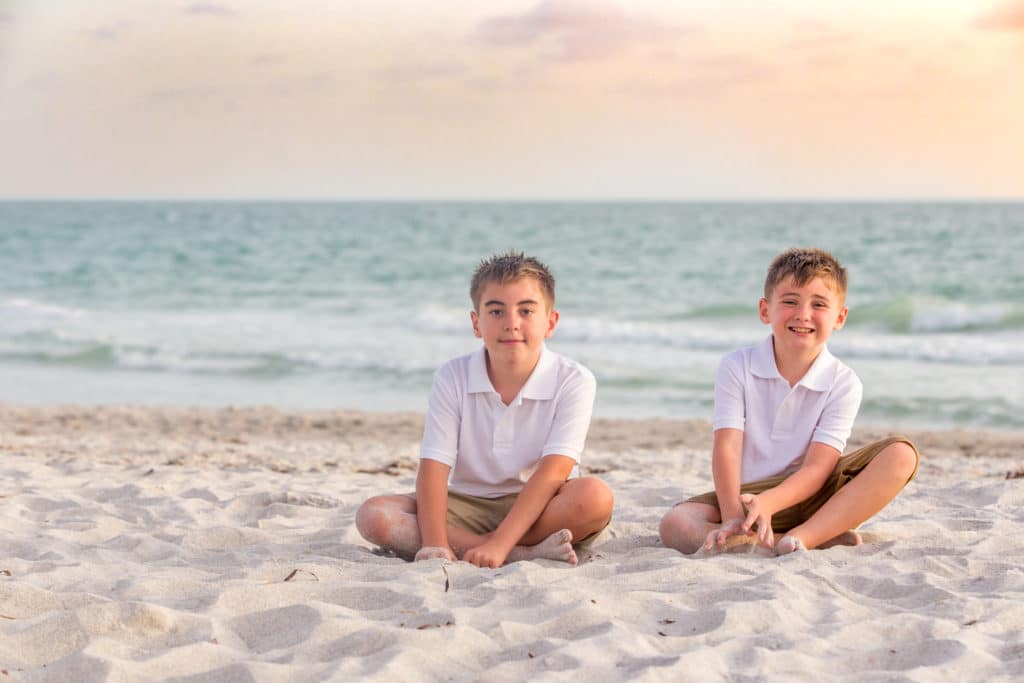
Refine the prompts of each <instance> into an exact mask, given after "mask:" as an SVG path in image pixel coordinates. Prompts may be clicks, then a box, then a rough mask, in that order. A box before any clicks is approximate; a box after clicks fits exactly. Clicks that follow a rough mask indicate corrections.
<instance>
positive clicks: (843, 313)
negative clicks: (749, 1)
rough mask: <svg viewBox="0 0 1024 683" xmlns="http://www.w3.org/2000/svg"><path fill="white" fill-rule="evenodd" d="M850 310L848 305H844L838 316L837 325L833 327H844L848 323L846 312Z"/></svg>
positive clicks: (837, 328)
mask: <svg viewBox="0 0 1024 683" xmlns="http://www.w3.org/2000/svg"><path fill="white" fill-rule="evenodd" d="M849 312H850V309H848V308H847V307H846V306H843V307H842V308H841V309H840V310H839V315H838V316H837V317H836V326H835V327H834V328H833V329H835V330H839V329H842V327H843V325H845V324H846V314H847V313H849Z"/></svg>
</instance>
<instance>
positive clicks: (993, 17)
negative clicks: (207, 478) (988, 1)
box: [974, 0, 1024, 31]
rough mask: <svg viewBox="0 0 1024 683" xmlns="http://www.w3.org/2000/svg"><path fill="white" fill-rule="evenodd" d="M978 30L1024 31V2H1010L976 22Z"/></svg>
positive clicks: (982, 16)
mask: <svg viewBox="0 0 1024 683" xmlns="http://www.w3.org/2000/svg"><path fill="white" fill-rule="evenodd" d="M974 26H976V27H977V28H984V29H993V30H996V31H1024V2H1020V1H1019V0H1018V1H1017V2H1008V3H1004V4H1003V5H1001V6H999V7H996V8H995V9H993V10H992V11H990V12H987V13H986V14H983V15H981V16H980V17H978V18H977V19H975V20H974Z"/></svg>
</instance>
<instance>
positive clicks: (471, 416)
mask: <svg viewBox="0 0 1024 683" xmlns="http://www.w3.org/2000/svg"><path fill="white" fill-rule="evenodd" d="M470 297H471V298H472V301H473V311H472V312H471V313H470V319H471V321H472V324H473V333H474V335H475V336H477V337H478V338H480V339H482V340H483V348H481V349H479V350H478V351H476V352H475V353H472V354H469V355H466V356H462V357H459V358H455V359H453V360H451V361H449V362H448V363H446V364H445V365H443V366H442V367H441V368H440V369H439V370H438V371H437V373H436V374H435V376H434V384H433V387H432V389H431V392H430V399H429V403H428V408H427V416H426V423H425V426H424V432H423V442H422V444H421V448H420V467H419V472H418V474H417V478H416V493H415V494H406V495H385V496H376V497H374V498H371V499H370V500H368V501H366V502H365V503H363V505H362V506H361V507H360V508H359V511H358V512H357V514H356V526H357V528H358V529H359V532H360V533H361V534H362V535H363V537H364V538H365V539H367V540H368V541H371V542H372V543H376V544H377V545H380V546H382V547H384V548H387V549H390V550H393V551H395V552H396V553H398V554H401V555H405V556H409V557H414V559H416V560H422V559H430V558H435V557H442V558H447V559H456V558H459V559H463V560H466V561H468V562H471V563H473V564H475V565H477V566H481V567H500V566H501V565H502V564H504V563H505V562H511V561H515V560H522V559H535V558H548V559H557V560H563V561H565V562H568V563H569V564H576V562H577V557H576V553H575V550H574V549H573V543H574V541H575V542H577V543H578V542H580V541H585V540H589V539H590V538H592V537H593V536H594V535H596V534H597V533H598V532H599V531H600V530H601V529H603V528H604V527H605V526H607V524H608V522H609V521H610V519H611V514H612V505H613V497H612V493H611V489H609V488H608V486H607V485H606V484H605V483H604V482H602V481H601V480H599V479H597V478H595V477H580V476H579V469H578V462H579V459H580V456H581V454H582V452H583V444H584V440H585V438H586V434H587V429H588V427H589V425H590V417H591V413H592V411H593V403H594V395H595V392H596V383H595V381H594V376H593V375H592V374H591V373H590V371H589V370H587V369H586V368H584V367H583V366H582V365H579V364H578V363H575V362H573V361H571V360H569V359H567V358H564V357H563V356H560V355H558V354H556V353H554V352H552V351H550V350H548V349H547V348H546V346H545V344H544V340H545V339H547V338H549V337H550V336H551V335H552V334H553V333H554V331H555V327H556V326H557V324H558V319H559V314H558V311H556V310H555V308H554V303H555V280H554V277H553V276H552V275H551V272H550V271H549V270H548V268H547V267H546V266H545V265H544V264H543V263H541V262H540V261H538V260H537V259H535V258H531V257H528V256H525V255H524V254H522V253H520V252H509V253H506V254H501V255H496V256H493V257H491V258H489V259H487V260H485V261H483V262H482V263H481V264H480V266H479V267H478V268H477V269H476V272H475V273H474V275H473V279H472V282H471V286H470Z"/></svg>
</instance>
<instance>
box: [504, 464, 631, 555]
mask: <svg viewBox="0 0 1024 683" xmlns="http://www.w3.org/2000/svg"><path fill="white" fill-rule="evenodd" d="M614 505H615V496H614V495H613V494H612V490H611V488H609V487H608V484H606V483H604V482H603V481H601V480H600V479H598V478H597V477H579V478H578V479H570V480H569V481H567V482H565V483H564V484H562V487H561V488H559V489H558V493H556V494H555V495H554V496H553V497H552V498H551V501H550V502H549V503H548V504H547V507H545V508H544V511H543V512H541V513H540V517H538V518H537V521H536V522H534V523H533V526H532V527H530V530H529V531H527V532H526V533H525V534H524V535H523V537H522V538H521V539H519V545H521V546H532V545H536V544H538V543H540V542H542V541H545V540H547V539H549V538H550V537H551V536H552V534H555V533H556V532H560V531H562V530H563V529H566V530H568V531H569V532H570V534H571V535H572V538H574V539H580V538H584V537H586V536H589V535H590V534H592V533H594V532H595V531H600V530H601V529H603V528H605V527H606V526H607V525H608V522H609V520H611V518H612V508H613V507H614Z"/></svg>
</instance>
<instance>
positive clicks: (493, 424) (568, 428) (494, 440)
mask: <svg viewBox="0 0 1024 683" xmlns="http://www.w3.org/2000/svg"><path fill="white" fill-rule="evenodd" d="M596 393H597V382H596V381H595V380H594V375H593V374H591V372H590V371H589V370H587V369H586V368H585V367H583V366H582V365H580V364H579V363H576V362H574V361H571V360H569V359H568V358H565V357H563V356H560V355H559V354H557V353H554V352H553V351H549V350H548V349H547V347H544V348H542V349H541V355H540V359H539V360H538V361H537V367H535V368H534V369H533V373H531V374H530V378H529V379H528V380H527V381H526V384H524V385H523V388H522V389H521V390H520V391H519V394H518V395H517V396H516V397H515V399H513V401H512V402H511V403H510V404H509V405H507V406H506V405H505V404H504V403H502V401H501V396H500V395H499V394H498V392H497V391H495V390H494V387H493V386H492V385H491V380H490V378H489V377H488V376H487V356H486V350H485V349H484V348H483V347H481V348H480V350H478V351H476V352H474V353H471V354H469V355H466V356H461V357H459V358H455V359H452V360H450V361H448V362H447V363H445V364H444V365H442V366H441V368H440V369H439V370H438V371H437V372H436V373H435V374H434V385H433V387H432V388H431V390H430V399H429V401H428V404H427V417H426V424H425V425H424V429H423V443H422V445H421V447H420V458H427V459H430V460H437V461H439V462H443V463H445V464H446V465H449V466H451V468H452V470H451V473H450V475H449V478H448V488H449V489H450V490H452V491H455V492H457V493H463V494H467V495H471V496H481V497H484V498H497V497H499V496H504V495H507V494H510V493H519V492H520V491H521V490H522V488H523V484H524V483H525V482H526V480H527V479H529V477H530V475H531V474H533V472H534V470H535V469H536V467H537V465H538V464H539V462H540V459H541V458H542V457H544V456H545V455H565V456H568V457H570V458H572V459H573V460H575V461H576V462H577V463H578V462H579V459H580V456H581V455H582V453H583V442H584V440H585V439H586V436H587V429H588V428H589V427H590V416H591V413H592V412H593V409H594V396H595V394H596ZM570 476H571V477H577V476H579V467H578V466H576V467H573V471H572V474H571V475H570Z"/></svg>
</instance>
